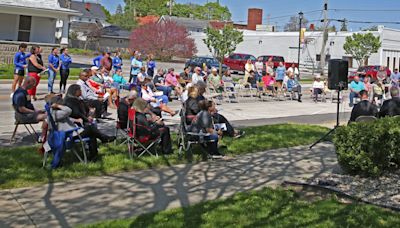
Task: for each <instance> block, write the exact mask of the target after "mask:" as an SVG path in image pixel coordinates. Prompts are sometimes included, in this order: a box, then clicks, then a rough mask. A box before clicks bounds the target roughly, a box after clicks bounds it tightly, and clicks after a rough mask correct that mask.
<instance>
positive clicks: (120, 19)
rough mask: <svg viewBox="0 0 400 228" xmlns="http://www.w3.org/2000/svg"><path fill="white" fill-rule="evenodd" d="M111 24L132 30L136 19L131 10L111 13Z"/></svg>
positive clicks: (135, 24)
mask: <svg viewBox="0 0 400 228" xmlns="http://www.w3.org/2000/svg"><path fill="white" fill-rule="evenodd" d="M111 24H114V25H117V26H119V27H121V28H123V29H126V30H132V29H133V28H135V27H136V26H137V22H136V19H135V17H134V16H133V13H132V12H125V13H123V14H115V15H113V16H112V21H111Z"/></svg>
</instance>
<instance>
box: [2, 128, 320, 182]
mask: <svg viewBox="0 0 400 228" xmlns="http://www.w3.org/2000/svg"><path fill="white" fill-rule="evenodd" d="M244 130H245V131H246V135H245V137H243V138H240V139H232V138H224V139H223V141H222V144H224V145H226V146H227V148H226V149H223V150H222V151H223V152H224V153H225V154H228V155H240V154H245V153H252V152H258V151H264V150H269V149H275V148H286V147H292V146H298V145H307V144H310V143H312V142H314V141H315V140H317V139H318V138H319V137H321V136H322V135H323V134H324V133H325V132H326V131H327V128H323V127H318V126H310V125H295V124H282V125H269V126H260V127H249V128H245V129H244ZM173 138H176V137H173ZM174 141H176V140H174ZM174 144H176V143H175V142H174ZM174 147H175V148H174V149H175V151H176V145H175V146H174ZM36 150H37V148H36V147H35V146H31V147H15V148H1V149H0V189H7V188H17V187H26V186H33V185H40V184H45V183H48V182H56V181H63V180H68V179H75V178H80V177H86V176H93V175H106V174H111V173H116V172H123V171H129V170H136V169H147V168H154V167H161V166H170V165H174V164H180V163H186V162H188V161H187V160H186V158H180V157H179V156H178V155H177V153H174V154H172V155H168V156H159V157H158V158H157V157H141V158H137V159H134V160H131V159H129V156H128V153H127V146H126V145H123V146H114V145H102V146H100V149H99V152H100V156H101V159H99V161H97V162H96V163H90V164H88V165H86V166H85V165H83V164H81V163H78V162H76V161H75V160H74V157H73V156H72V155H71V154H70V153H67V154H66V156H65V158H64V166H63V167H62V168H59V169H57V170H54V171H49V170H46V169H42V168H41V162H42V161H41V155H39V154H38V153H37V152H36ZM195 151H196V150H195ZM202 157H203V156H202V154H201V153H195V156H194V157H193V162H199V161H202V159H203V158H202Z"/></svg>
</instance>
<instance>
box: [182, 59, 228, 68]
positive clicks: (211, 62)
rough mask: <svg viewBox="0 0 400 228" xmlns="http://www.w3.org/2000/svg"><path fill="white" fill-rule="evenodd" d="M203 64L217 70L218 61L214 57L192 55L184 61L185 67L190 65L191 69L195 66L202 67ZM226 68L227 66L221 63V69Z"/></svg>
mask: <svg viewBox="0 0 400 228" xmlns="http://www.w3.org/2000/svg"><path fill="white" fill-rule="evenodd" d="M204 64H205V65H206V66H207V68H208V69H211V68H212V67H215V68H217V70H218V71H219V61H218V60H217V59H216V58H213V57H207V56H194V57H192V58H190V59H188V60H187V61H186V63H185V67H190V68H191V70H192V71H193V69H194V68H195V67H201V68H202V69H203V65H204ZM227 69H228V66H227V65H225V64H222V71H225V70H227Z"/></svg>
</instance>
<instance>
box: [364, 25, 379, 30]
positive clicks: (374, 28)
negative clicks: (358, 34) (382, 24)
mask: <svg viewBox="0 0 400 228" xmlns="http://www.w3.org/2000/svg"><path fill="white" fill-rule="evenodd" d="M361 30H362V31H378V26H377V25H373V26H371V27H368V28H364V29H361Z"/></svg>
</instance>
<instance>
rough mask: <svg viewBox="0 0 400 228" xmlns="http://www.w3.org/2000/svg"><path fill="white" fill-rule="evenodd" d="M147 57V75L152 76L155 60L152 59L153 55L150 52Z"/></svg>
mask: <svg viewBox="0 0 400 228" xmlns="http://www.w3.org/2000/svg"><path fill="white" fill-rule="evenodd" d="M148 58H149V59H148V60H147V75H148V76H150V77H153V76H154V69H155V68H156V61H154V59H153V58H154V57H153V55H152V54H150V55H149V57H148Z"/></svg>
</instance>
